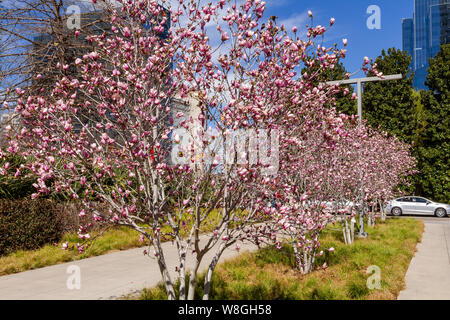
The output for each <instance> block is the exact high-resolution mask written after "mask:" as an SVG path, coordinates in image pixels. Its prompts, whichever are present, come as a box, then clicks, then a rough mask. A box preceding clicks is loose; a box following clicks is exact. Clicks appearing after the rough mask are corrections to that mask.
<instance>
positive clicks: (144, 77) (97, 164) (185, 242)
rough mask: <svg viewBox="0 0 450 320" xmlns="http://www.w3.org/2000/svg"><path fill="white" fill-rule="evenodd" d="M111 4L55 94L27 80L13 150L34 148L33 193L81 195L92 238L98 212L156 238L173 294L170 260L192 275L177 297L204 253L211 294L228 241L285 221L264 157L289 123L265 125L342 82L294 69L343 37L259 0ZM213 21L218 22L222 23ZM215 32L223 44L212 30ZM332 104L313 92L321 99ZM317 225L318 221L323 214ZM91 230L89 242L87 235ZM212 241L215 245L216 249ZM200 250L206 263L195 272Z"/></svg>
mask: <svg viewBox="0 0 450 320" xmlns="http://www.w3.org/2000/svg"><path fill="white" fill-rule="evenodd" d="M93 2H99V3H100V2H101V1H93ZM103 5H104V14H105V15H107V16H109V18H110V21H111V30H110V31H109V32H105V33H103V34H101V35H98V36H92V37H89V38H88V39H87V40H88V41H89V42H90V44H91V46H92V48H93V50H92V52H86V54H84V55H83V56H81V57H79V58H77V59H76V60H75V61H74V64H73V65H58V66H55V67H57V68H61V69H62V70H65V71H68V70H72V69H73V70H75V71H74V72H73V73H71V72H65V73H64V74H65V76H61V77H60V78H59V79H58V81H57V82H56V83H55V85H54V87H53V90H52V92H51V94H50V95H45V96H39V95H32V94H31V93H28V92H25V91H24V90H22V89H19V88H18V89H17V90H16V92H17V94H18V95H19V97H20V98H19V99H18V101H17V107H16V112H17V113H18V114H19V116H20V119H21V122H22V124H23V125H22V128H21V129H20V131H19V132H18V133H17V134H14V133H12V132H11V133H10V134H9V135H8V138H9V140H10V141H9V146H8V147H7V148H6V150H3V151H2V155H3V156H5V155H6V154H8V153H16V154H20V155H21V156H23V157H25V158H26V159H27V161H28V162H27V163H28V164H27V165H26V168H27V169H29V170H31V171H32V172H34V173H35V174H36V175H37V176H38V181H37V183H36V185H35V187H36V189H37V192H36V193H35V194H33V198H36V197H39V196H40V195H48V194H51V193H63V194H65V195H68V196H69V197H71V198H73V199H76V200H77V201H79V202H80V203H81V204H82V205H83V210H82V211H81V212H80V217H81V219H82V221H83V223H82V225H80V231H79V237H80V239H81V240H83V241H87V240H88V239H89V238H90V237H91V236H90V233H89V232H90V226H91V224H92V223H91V222H92V220H94V221H95V222H96V223H97V224H104V225H105V226H126V227H129V228H132V229H134V230H137V231H138V232H139V233H140V234H141V239H142V240H143V241H148V243H149V244H150V245H151V247H152V248H153V252H147V253H148V254H149V255H151V256H154V258H155V259H156V260H157V262H158V266H159V269H160V272H161V276H162V280H163V283H164V286H165V288H166V291H167V295H168V298H169V299H175V298H177V297H176V295H175V288H174V283H175V280H176V279H175V278H174V277H173V274H172V272H171V271H170V270H169V268H171V267H175V270H176V272H177V275H178V277H179V279H180V280H181V281H180V288H179V292H180V294H179V298H180V299H186V298H188V299H193V298H194V292H195V287H196V285H197V273H198V270H199V267H200V264H201V263H204V264H206V267H207V274H206V277H205V283H204V293H203V298H204V299H207V298H208V297H209V293H210V282H211V276H212V273H213V271H214V268H215V266H216V264H217V262H218V261H219V259H220V256H221V255H222V253H223V252H224V250H225V249H226V248H229V247H230V246H233V245H235V244H237V242H238V241H239V240H249V241H253V242H256V243H257V244H262V243H265V242H270V241H275V237H276V230H275V229H274V228H272V226H271V224H268V223H266V222H267V221H270V219H271V218H272V216H273V215H274V210H272V209H273V208H268V205H267V203H268V199H270V198H269V197H270V195H271V193H270V192H269V191H268V186H270V182H271V181H272V177H270V176H268V174H267V171H266V170H269V171H271V170H272V171H273V167H274V166H275V167H276V166H278V164H277V162H276V161H267V159H272V160H273V159H276V157H275V156H274V155H275V154H276V152H274V151H273V150H272V151H270V152H268V151H267V150H266V149H267V148H266V147H267V145H270V146H271V147H272V148H271V149H274V148H275V145H276V144H277V135H273V134H272V135H271V137H272V136H273V137H274V138H273V139H272V141H271V142H270V143H269V144H265V143H264V142H265V141H266V140H265V139H266V138H265V137H264V135H258V134H256V135H255V133H258V132H259V131H261V130H267V131H269V132H272V133H273V132H277V130H279V126H282V125H285V126H287V127H289V129H288V130H296V134H300V136H301V134H302V132H301V130H303V129H295V126H296V125H297V121H292V122H291V120H295V119H293V117H299V116H300V117H301V113H298V111H296V110H297V109H298V107H299V106H301V105H302V104H303V102H304V101H310V102H312V101H320V99H321V97H322V96H326V95H331V94H332V92H336V91H337V88H321V89H317V88H314V85H313V81H312V79H313V77H311V78H310V79H309V78H308V77H303V78H300V77H298V76H297V73H296V69H298V68H299V67H300V66H302V65H305V64H310V65H313V64H318V65H320V66H322V68H321V69H323V70H325V69H327V68H331V67H332V64H333V61H334V60H335V56H333V55H336V54H338V53H340V52H341V51H340V50H339V49H337V48H332V49H331V50H326V49H324V48H321V47H319V48H316V47H315V46H314V43H313V41H312V39H313V38H315V37H317V36H319V35H321V34H323V32H324V28H322V27H320V26H319V27H316V28H310V29H309V34H308V39H306V40H305V41H303V40H300V39H299V38H298V37H297V36H296V35H295V34H294V36H289V35H288V34H287V32H286V30H284V28H282V27H277V26H276V24H275V21H273V20H270V21H268V22H267V23H266V24H260V20H261V18H262V16H263V12H264V9H265V7H264V2H260V1H258V0H248V1H245V2H244V3H243V4H242V5H240V6H236V5H230V4H228V2H227V1H225V0H221V1H219V2H218V3H217V4H215V5H213V4H205V5H201V4H200V3H199V1H194V0H191V1H186V2H185V1H183V0H180V1H179V2H178V3H177V2H173V1H171V2H170V3H169V2H168V1H150V0H140V1H120V0H119V1H115V5H114V6H112V5H110V4H109V3H108V2H103ZM211 25H214V26H217V27H216V28H215V29H213V30H211V27H210V26H211ZM294 32H295V30H294ZM214 34H217V35H218V39H219V43H218V46H214V43H212V40H211V39H214V36H213V35H214ZM74 36H77V31H75V34H74ZM216 38H217V37H216ZM329 51H333V52H334V53H332V52H329ZM174 99H182V100H183V99H185V100H189V99H191V100H192V99H193V100H194V101H195V103H194V106H195V108H196V110H197V111H198V112H197V113H196V116H195V117H189V116H186V115H183V114H181V113H178V112H174V110H173V103H172V102H173V101H174ZM323 102H325V101H323ZM320 106H321V103H312V104H311V103H310V104H308V109H309V113H310V114H313V113H314V110H320ZM316 107H319V108H318V109H315V108H316ZM172 115H174V116H173V117H172ZM317 121H319V122H320V119H317ZM330 121H331V119H330ZM311 125H313V124H308V123H306V124H305V126H303V127H302V128H304V130H308V128H309V127H310V126H311ZM208 126H214V129H215V130H216V132H217V134H216V136H218V137H221V138H223V139H225V140H226V141H227V142H228V143H227V144H226V146H227V147H226V148H224V149H222V151H223V152H222V153H223V154H224V156H223V157H222V158H221V157H220V155H212V154H208V152H209V151H211V148H210V146H211V145H213V144H214V143H213V141H214V140H215V139H214V135H210V134H207V133H206V131H207V130H206V129H207V127H208ZM179 128H184V129H189V130H188V132H190V133H193V137H192V138H193V139H192V141H193V142H192V143H188V145H189V146H191V147H190V148H188V149H191V151H192V149H193V150H194V152H193V153H187V154H183V151H182V150H181V149H180V151H179V152H178V156H179V157H180V158H184V159H185V160H186V161H184V162H183V161H179V160H180V159H174V158H173V157H171V155H173V154H174V153H173V152H172V150H173V147H172V142H173V143H175V144H177V143H180V137H179V136H178V135H177V134H174V131H176V129H179ZM192 128H196V129H198V130H190V129H192ZM237 130H245V132H249V134H248V135H246V137H248V139H244V142H243V143H244V145H245V146H247V145H248V148H249V149H250V150H256V151H258V152H257V153H258V155H259V157H258V158H257V160H255V159H254V158H253V157H252V154H253V152H243V154H239V152H232V150H233V148H232V146H233V144H236V142H233V141H234V140H233V139H229V138H227V137H229V136H230V135H233V134H234V132H236V131H237ZM318 130H320V129H318ZM252 137H253V138H252ZM255 137H256V138H255ZM255 139H256V140H255ZM238 140H239V139H238ZM255 141H259V143H256V142H255ZM241 143H242V142H241ZM255 143H256V145H257V146H256V148H255V147H252V145H254V144H255ZM259 146H261V147H259ZM235 147H236V146H235ZM241 147H242V145H241V144H240V145H239V146H237V148H238V149H239V148H240V149H242V148H241ZM212 149H213V148H212ZM244 150H245V148H244ZM216 151H220V148H219V150H216ZM185 152H186V151H185ZM219 153H220V152H219ZM197 156H199V157H197ZM238 158H239V159H241V160H239V159H238ZM208 159H212V161H208ZM242 159H243V160H242ZM7 169H8V164H6V165H5V167H4V168H3V170H4V172H6V170H7ZM23 169H25V167H24V168H23ZM21 171H24V170H20V169H19V170H18V171H17V172H16V174H15V175H16V176H19V175H20V174H21ZM295 192H297V191H295ZM91 219H92V220H91ZM90 220H91V221H90ZM319 227H321V226H320V224H317V223H316V222H315V224H314V226H313V228H319ZM207 231H208V233H207V234H205V235H204V236H201V233H202V232H207ZM166 240H172V241H174V243H175V244H176V247H177V249H178V262H177V265H176V266H169V265H168V264H167V262H166V255H165V249H164V248H165V246H164V245H163V242H164V241H166ZM80 242H81V244H80V243H79V244H77V248H78V250H79V251H80V252H82V251H83V250H85V249H86V247H87V244H88V243H87V242H82V241H80ZM67 247H68V244H65V245H64V248H67ZM207 253H212V254H211V255H209V256H210V257H211V258H208V260H206V261H205V259H206V258H205V257H206V254H207ZM189 255H192V256H193V260H194V265H193V266H192V269H191V270H190V280H189V283H186V278H187V272H188V270H187V266H186V261H187V257H188V256H189Z"/></svg>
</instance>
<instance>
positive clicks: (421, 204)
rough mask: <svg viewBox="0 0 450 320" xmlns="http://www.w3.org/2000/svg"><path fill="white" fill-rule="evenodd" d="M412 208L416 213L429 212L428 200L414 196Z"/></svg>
mask: <svg viewBox="0 0 450 320" xmlns="http://www.w3.org/2000/svg"><path fill="white" fill-rule="evenodd" d="M411 210H412V212H413V213H414V214H428V212H427V200H426V199H424V198H420V197H412V206H411Z"/></svg>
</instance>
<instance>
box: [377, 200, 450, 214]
mask: <svg viewBox="0 0 450 320" xmlns="http://www.w3.org/2000/svg"><path fill="white" fill-rule="evenodd" d="M385 210H386V213H390V214H392V215H394V216H401V215H402V214H420V215H435V216H436V217H439V218H444V217H446V216H450V205H448V204H444V203H438V202H434V201H431V200H428V199H425V198H422V197H401V198H398V199H395V200H391V201H389V202H388V204H387V206H386V208H385Z"/></svg>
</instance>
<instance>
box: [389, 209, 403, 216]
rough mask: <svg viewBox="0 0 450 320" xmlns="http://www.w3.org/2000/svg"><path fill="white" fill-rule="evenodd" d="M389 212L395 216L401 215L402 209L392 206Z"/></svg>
mask: <svg viewBox="0 0 450 320" xmlns="http://www.w3.org/2000/svg"><path fill="white" fill-rule="evenodd" d="M391 213H392V214H393V215H394V216H396V217H398V216H401V215H402V209H400V208H399V207H395V208H392V210H391Z"/></svg>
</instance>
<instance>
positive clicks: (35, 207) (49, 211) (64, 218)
mask: <svg viewBox="0 0 450 320" xmlns="http://www.w3.org/2000/svg"><path fill="white" fill-rule="evenodd" d="M75 212H78V211H77V210H76V208H75V207H74V206H73V205H72V206H70V205H67V204H62V203H58V202H56V201H54V200H50V199H35V200H31V199H20V200H10V199H0V256H1V255H6V254H9V253H11V252H14V251H17V250H21V249H22V250H32V249H37V248H40V247H42V246H43V245H45V244H49V243H54V242H58V241H59V240H61V238H62V236H63V234H64V233H66V232H73V231H76V228H77V226H78V221H77V215H76V214H75Z"/></svg>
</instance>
